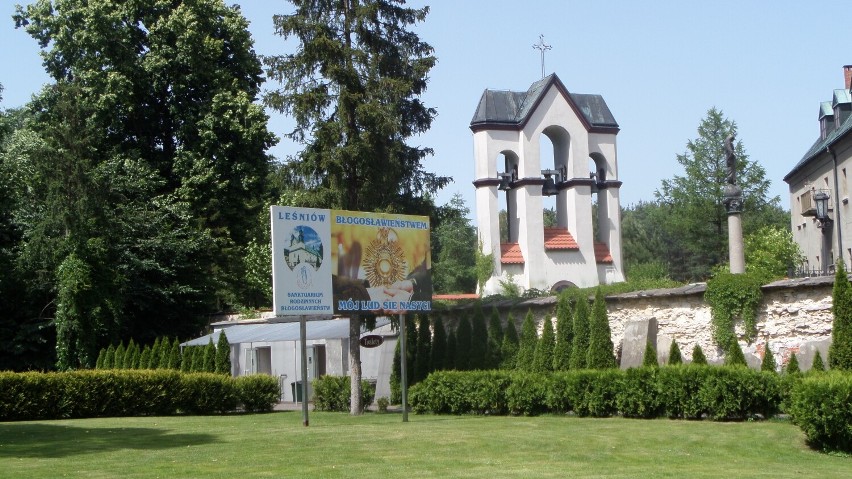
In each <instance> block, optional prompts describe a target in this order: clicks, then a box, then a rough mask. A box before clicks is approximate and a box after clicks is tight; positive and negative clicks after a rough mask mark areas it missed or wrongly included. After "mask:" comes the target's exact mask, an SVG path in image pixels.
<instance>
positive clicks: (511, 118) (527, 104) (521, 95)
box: [470, 74, 618, 130]
mask: <svg viewBox="0 0 852 479" xmlns="http://www.w3.org/2000/svg"><path fill="white" fill-rule="evenodd" d="M551 85H556V86H557V88H559V89H560V91H563V92H564V93H565V94H566V95H567V100H568V102H569V103H571V104H572V107H573V108H574V109H575V110H576V111H577V112H578V113H579V114H580V115H582V119H583V120H585V122H586V124H587V125H588V126H589V127H591V128H605V129H612V130H617V129H618V123H617V122H616V121H615V118H614V117H613V116H612V112H611V111H610V110H609V107H608V106H607V104H606V102H605V101H604V99H603V97H602V96H600V95H590V94H581V93H570V92H568V90H567V89H566V88H565V86H564V85H563V84H562V82H561V81H560V80H559V78H558V77H557V76H556V74H550V75H548V76H546V77H544V78H542V79H541V80H539V81H537V82H535V83H533V84H532V85H530V87H529V89H528V90H527V91H525V92H515V91H508V90H485V91H484V92H483V93H482V97H481V98H480V99H479V105H477V108H476V112H475V113H474V114H473V119H472V120H471V121H470V126H471V128H473V127H475V126H484V125H508V126H517V127H522V126H523V125H524V124H525V123H526V121H527V120H528V119H529V116H530V114H531V113H532V111H533V109H534V108H535V105H537V104H538V102H539V101H540V100H541V98H542V97H543V95H544V93H545V92H546V91H547V89H548V88H549V87H550V86H551Z"/></svg>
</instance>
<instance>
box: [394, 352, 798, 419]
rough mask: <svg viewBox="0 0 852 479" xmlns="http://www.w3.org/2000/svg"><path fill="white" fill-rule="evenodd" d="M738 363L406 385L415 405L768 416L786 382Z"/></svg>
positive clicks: (453, 377)
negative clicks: (409, 389) (721, 365)
mask: <svg viewBox="0 0 852 479" xmlns="http://www.w3.org/2000/svg"><path fill="white" fill-rule="evenodd" d="M795 378H796V377H793V376H789V377H787V376H779V375H777V374H773V373H767V372H761V371H755V370H751V369H748V368H743V367H727V366H724V367H712V368H710V367H705V366H695V365H682V366H667V367H662V368H655V367H647V368H632V369H628V370H626V371H623V370H619V369H605V370H573V371H560V372H554V373H549V374H548V373H530V372H517V371H465V372H462V371H441V372H436V373H433V374H431V375H430V376H429V377H428V378H427V379H426V380H424V381H422V382H420V383H418V384H417V385H415V386H413V387H412V388H411V394H410V397H411V405H412V408H413V410H414V411H415V412H417V413H436V414H468V413H473V414H497V415H501V414H523V415H536V414H542V413H557V414H558V413H569V412H571V413H573V414H576V415H578V416H591V417H609V416H614V415H617V414H621V415H623V416H625V417H637V418H655V417H670V418H684V419H699V418H710V419H714V420H742V419H746V418H749V417H753V416H756V415H762V416H763V417H771V416H772V415H774V414H776V413H777V411H778V410H779V408H780V406H781V401H782V398H783V395H782V391H783V390H785V389H788V386H785V384H786V382H788V381H789V382H790V383H792V382H795V381H796V379H795Z"/></svg>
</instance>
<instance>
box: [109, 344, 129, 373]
mask: <svg viewBox="0 0 852 479" xmlns="http://www.w3.org/2000/svg"><path fill="white" fill-rule="evenodd" d="M125 352H126V351H125V350H124V341H122V342H120V343H118V347H117V348H115V356H114V359H113V363H112V367H113V368H115V369H124V353H125Z"/></svg>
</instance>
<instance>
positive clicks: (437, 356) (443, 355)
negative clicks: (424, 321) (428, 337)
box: [429, 316, 447, 371]
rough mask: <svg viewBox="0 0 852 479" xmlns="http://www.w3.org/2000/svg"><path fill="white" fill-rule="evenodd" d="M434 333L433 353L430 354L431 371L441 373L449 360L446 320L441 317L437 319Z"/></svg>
mask: <svg viewBox="0 0 852 479" xmlns="http://www.w3.org/2000/svg"><path fill="white" fill-rule="evenodd" d="M432 328H433V329H434V331H433V332H432V351H431V352H430V354H429V356H430V358H429V359H430V364H429V370H430V371H441V370H443V369H444V367H445V366H444V364H445V362H446V360H447V330H446V329H444V320H443V319H441V317H440V316H438V317H436V318H435V321H434V326H432Z"/></svg>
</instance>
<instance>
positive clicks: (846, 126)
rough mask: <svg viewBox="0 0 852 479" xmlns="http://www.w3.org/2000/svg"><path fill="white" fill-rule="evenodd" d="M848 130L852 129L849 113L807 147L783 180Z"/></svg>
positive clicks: (851, 116) (851, 119)
mask: <svg viewBox="0 0 852 479" xmlns="http://www.w3.org/2000/svg"><path fill="white" fill-rule="evenodd" d="M850 130H852V115H850V116H849V118H846V120H845V121H844V122H843V124H842V125H839V126H838V127H837V128H835V129H834V130H832V131H831V132H830V133H829V134H828V135H826V136H825V139H824V140H822V139H817V141H816V142H814V144H813V145H812V146H811V147H810V148H808V151H807V153H805V156H803V157H802V159H801V160H799V162H798V163H796V166H794V167H793V169H792V170H790V172H789V173H787V175H786V176H784V181H787V180H789V179H790V177H792V176H793V175H795V174H796V173H797V172H798V171H799V170H801V169H802V168H804V167H805V165H807V164H808V162H810V161H811V160H812V159H814V158H816V157H817V156H818V155H819V154H820V153H822V152H823V151H825V149H826V147H828V146H831V145H833V144H834V143H836V142H838V141H840V139H842V138H843V137H844V136H846V134H847V133H849V131H850Z"/></svg>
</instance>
